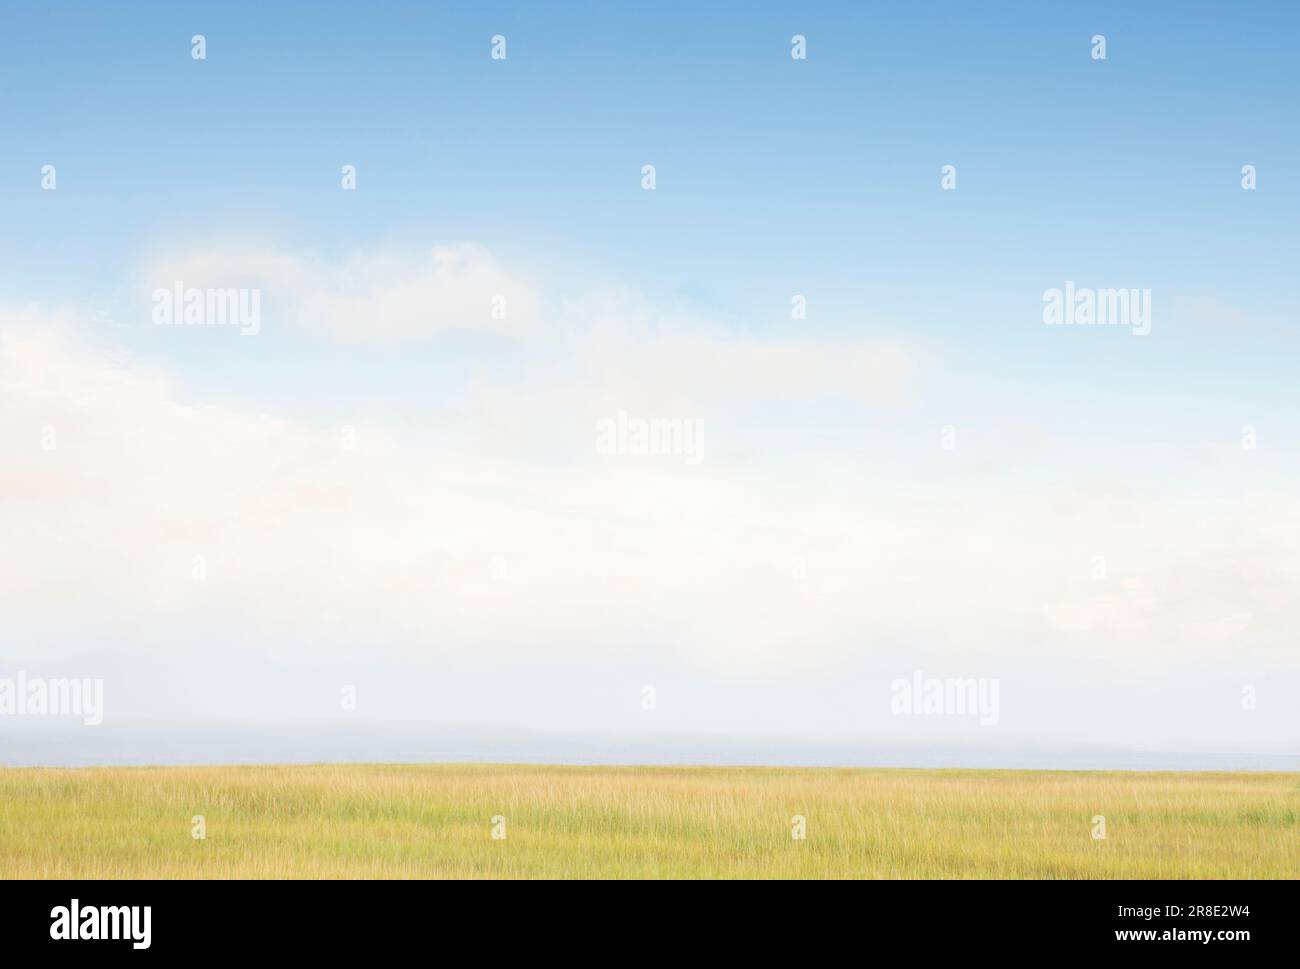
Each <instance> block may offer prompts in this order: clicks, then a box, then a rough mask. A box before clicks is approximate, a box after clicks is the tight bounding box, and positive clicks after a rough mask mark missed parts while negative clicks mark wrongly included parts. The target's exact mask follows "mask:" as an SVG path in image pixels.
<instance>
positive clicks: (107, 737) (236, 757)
mask: <svg viewBox="0 0 1300 969" xmlns="http://www.w3.org/2000/svg"><path fill="white" fill-rule="evenodd" d="M350 762H384V763H398V762H400V763H465V762H492V763H537V764H629V765H631V764H636V765H643V764H699V765H706V764H707V765H745V766H751V765H754V766H756V765H771V766H808V767H830V766H839V767H927V768H934V767H970V768H1007V769H1033V770H1178V771H1228V770H1252V771H1300V754H1294V753H1278V752H1273V753H1265V752H1244V751H1181V750H1143V749H1136V748H1132V749H1129V748H1123V747H1051V746H1043V747H1027V746H1023V747H1014V746H1003V747H992V746H990V747H976V746H913V747H904V746H899V745H898V744H895V743H890V744H883V743H878V742H875V743H873V742H872V740H870V739H869V738H864V739H861V740H857V741H845V740H835V741H823V740H814V739H797V738H757V739H754V738H741V737H719V736H694V735H687V734H628V735H613V734H578V733H573V734H566V733H546V732H534V731H527V730H513V729H496V730H494V729H484V728H453V727H431V726H428V725H425V724H420V725H400V724H387V725H376V724H356V725H348V726H340V725H339V724H338V723H337V721H336V722H333V723H330V724H322V725H314V724H293V725H278V726H272V727H266V726H259V727H253V726H246V725H230V726H207V727H194V726H170V725H165V726H152V725H138V726H124V725H112V726H110V725H107V724H105V725H102V726H99V727H93V728H87V727H77V726H74V725H67V724H60V725H51V724H50V723H49V722H48V721H47V722H44V723H33V722H23V721H16V720H9V721H7V722H4V723H0V765H5V766H9V767H30V766H50V767H87V766H108V765H114V764H121V765H149V764H157V765H167V764H292V763H350Z"/></svg>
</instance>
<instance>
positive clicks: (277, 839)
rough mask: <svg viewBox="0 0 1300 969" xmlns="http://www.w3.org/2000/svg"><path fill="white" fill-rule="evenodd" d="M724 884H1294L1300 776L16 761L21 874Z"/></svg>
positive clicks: (0, 788)
mask: <svg viewBox="0 0 1300 969" xmlns="http://www.w3.org/2000/svg"><path fill="white" fill-rule="evenodd" d="M1099 817H1104V819H1105V821H1104V835H1105V836H1104V837H1097V835H1098V834H1099V833H1102V828H1101V826H1100V823H1099V821H1098V818H1099ZM799 818H802V819H803V822H802V833H803V834H804V835H805V836H804V837H803V838H796V837H794V836H793V835H795V834H798V833H801V832H800V827H801V825H800V821H799ZM196 834H202V835H204V837H201V838H199V837H195V835H196ZM714 877H727V878H733V877H734V878H1297V877H1300V774H1280V773H1271V774H1270V773H1130V772H1048V771H987V770H896V769H891V770H860V769H826V768H815V769H814V768H809V769H802V768H800V769H794V768H789V769H787V768H694V767H689V768H686V767H683V768H678V767H663V768H655V767H628V768H620V767H544V766H529V765H518V766H506V765H383V764H369V765H328V766H324V765H316V766H287V767H273V766H256V767H158V768H136V767H131V768H88V769H78V770H62V769H60V770H55V769H44V768H39V769H29V768H9V769H0V878H5V879H13V878H714Z"/></svg>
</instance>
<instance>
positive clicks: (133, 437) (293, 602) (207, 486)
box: [0, 314, 1300, 731]
mask: <svg viewBox="0 0 1300 969" xmlns="http://www.w3.org/2000/svg"><path fill="white" fill-rule="evenodd" d="M573 322H574V321H573V318H570V324H571V327H570V330H569V338H570V339H575V332H576V331H575V330H574V329H573V327H572V324H573ZM588 322H589V325H590V327H591V329H590V330H589V331H588V333H589V335H591V336H592V340H591V341H590V342H589V345H588V350H587V352H586V353H585V354H581V355H577V356H574V355H570V354H565V353H563V352H557V354H556V359H558V360H560V361H566V362H565V363H563V364H562V365H560V364H557V365H556V367H558V369H554V368H552V366H551V364H554V363H555V361H551V362H550V363H548V364H547V365H546V366H544V367H543V368H542V369H541V371H540V372H539V373H538V374H534V375H532V376H531V377H527V376H526V377H523V378H517V379H512V381H511V382H510V383H508V384H502V383H500V382H491V381H489V382H488V383H487V384H486V385H482V386H480V388H479V391H478V392H479V394H480V397H481V399H480V403H482V402H486V406H482V407H476V408H470V409H468V410H467V411H466V412H465V413H464V414H462V415H461V416H460V417H457V418H456V419H454V420H453V421H452V422H451V424H450V425H449V427H447V428H445V430H446V431H447V433H443V434H439V435H435V436H433V437H430V436H429V435H428V434H417V433H416V432H415V431H413V430H412V429H411V428H409V427H404V426H398V425H389V424H385V423H383V422H369V423H366V422H363V423H360V424H359V425H358V426H357V427H356V435H357V436H356V447H355V448H354V449H347V448H345V447H343V446H342V439H341V436H340V429H339V428H338V427H337V426H333V425H324V424H314V423H310V422H306V421H303V420H293V419H288V418H285V417H277V416H268V415H265V414H260V413H256V412H252V411H248V410H241V409H238V408H235V407H230V406H226V407H215V406H200V405H194V404H188V403H184V402H182V401H181V400H180V399H179V398H178V395H177V394H176V393H175V391H174V389H173V387H172V385H171V383H170V381H169V380H168V379H167V378H166V377H165V376H164V375H162V374H161V373H159V372H157V371H156V370H154V369H152V368H149V367H145V366H142V365H140V364H138V363H136V362H133V361H132V360H131V359H130V358H126V357H121V356H118V355H115V354H110V353H106V352H104V351H101V350H95V349H92V348H91V347H89V346H88V345H86V344H85V343H83V342H82V341H81V340H80V339H79V338H78V336H77V335H76V330H75V328H74V327H72V326H71V325H69V324H68V323H67V322H66V321H59V320H52V319H50V318H48V317H43V318H39V319H33V318H32V317H31V315H30V314H23V317H22V318H21V319H15V318H13V316H12V315H10V317H9V318H8V319H7V321H4V322H0V436H3V439H4V440H6V441H7V442H9V447H8V454H7V457H6V461H5V464H4V468H3V473H0V532H2V533H3V534H4V536H5V555H4V556H3V558H2V559H0V589H3V596H4V599H5V602H4V614H5V625H6V636H7V637H8V638H9V640H10V643H11V644H12V645H11V652H10V655H11V657H12V658H13V659H14V660H15V661H21V660H22V659H23V658H24V657H26V659H28V660H32V661H38V660H43V661H45V662H47V663H48V662H49V661H50V659H51V658H52V657H55V658H57V657H61V656H64V657H66V656H70V655H75V654H78V651H85V650H86V649H87V644H91V645H90V651H91V652H92V654H93V653H94V652H95V650H99V649H103V650H105V651H107V650H109V649H110V648H111V650H113V651H115V652H114V655H117V656H119V657H120V658H121V662H122V663H123V664H125V665H124V667H123V668H124V669H134V668H136V665H138V664H145V665H146V666H148V667H149V668H153V664H157V663H163V664H165V665H166V666H168V667H169V668H172V669H174V670H180V671H184V675H186V676H188V677H202V675H203V672H202V671H203V670H204V669H205V667H206V666H208V665H210V664H213V663H221V662H223V657H225V656H228V655H231V654H233V652H234V651H235V650H236V649H239V650H245V651H249V650H251V651H252V652H253V653H254V654H256V655H260V656H265V657H267V661H268V662H272V663H296V662H302V661H309V662H316V661H320V662H342V663H354V664H356V663H362V664H364V663H366V662H368V661H369V659H370V658H372V657H374V656H375V655H377V654H378V655H382V656H383V657H386V658H388V659H392V658H394V657H401V658H402V660H403V662H409V663H412V664H415V665H416V666H419V667H421V668H425V669H428V670H438V669H440V668H445V667H446V665H447V664H452V663H458V662H462V661H466V660H470V661H472V662H473V663H475V664H479V665H482V664H487V665H488V666H491V665H493V664H499V665H500V666H501V667H502V668H510V667H511V664H516V663H522V662H527V663H538V662H548V663H549V662H553V663H555V664H557V669H566V670H567V669H571V668H572V667H573V664H578V665H579V666H582V667H584V668H586V669H589V670H598V669H604V668H611V669H612V668H615V667H625V666H631V667H633V668H635V667H637V666H638V665H643V666H657V667H659V668H665V667H675V668H679V669H687V670H689V669H699V670H703V671H711V672H712V673H720V674H727V675H731V674H743V675H746V676H762V677H776V678H780V677H784V676H787V675H797V676H820V677H825V678H826V679H827V682H831V681H834V680H836V679H837V678H839V677H841V676H843V675H846V673H847V672H848V671H852V670H855V669H859V668H860V667H861V666H862V664H864V663H866V664H873V663H875V664H880V665H883V666H884V668H886V669H889V670H892V672H893V674H894V675H908V674H910V671H911V669H913V668H915V666H916V665H918V664H921V663H924V664H925V669H926V670H927V672H931V673H935V674H943V673H944V671H945V669H946V670H951V671H953V672H955V673H958V674H972V675H1001V674H1005V673H1007V672H1008V671H1014V670H1021V671H1051V670H1059V669H1062V668H1064V667H1063V665H1062V664H1068V663H1075V662H1082V663H1084V664H1085V665H1086V664H1095V666H1096V669H1097V675H1098V682H1104V681H1108V680H1109V679H1110V678H1113V677H1114V675H1115V671H1116V670H1118V669H1122V670H1124V671H1126V675H1132V676H1136V677H1142V676H1151V675H1157V676H1158V675H1160V672H1161V671H1162V670H1164V669H1167V668H1169V667H1171V666H1172V665H1178V666H1186V665H1187V664H1193V665H1195V664H1197V663H1200V662H1202V661H1213V662H1241V663H1243V664H1244V666H1245V667H1246V668H1249V666H1250V664H1251V663H1252V662H1254V661H1255V660H1256V659H1259V658H1261V657H1262V658H1264V659H1266V660H1267V661H1268V662H1272V663H1289V664H1291V665H1292V666H1294V664H1295V662H1296V661H1297V659H1300V649H1298V647H1297V645H1296V644H1295V640H1294V636H1293V630H1294V629H1295V628H1296V626H1297V623H1300V602H1298V601H1297V600H1296V598H1295V597H1294V596H1293V595H1290V594H1289V590H1291V589H1293V588H1294V584H1295V580H1296V578H1297V575H1300V502H1298V501H1297V499H1296V498H1295V495H1294V491H1288V490H1287V489H1286V487H1285V485H1286V484H1287V482H1286V480H1285V477H1282V478H1265V479H1261V480H1260V481H1258V482H1257V484H1256V485H1255V486H1254V487H1253V488H1252V489H1251V490H1250V492H1249V496H1248V500H1244V501H1241V502H1239V503H1236V504H1232V503H1228V502H1219V503H1217V504H1215V505H1214V506H1213V507H1210V508H1207V507H1206V505H1205V504H1204V502H1201V501H1197V500H1195V499H1193V498H1192V497H1186V496H1183V495H1181V494H1179V493H1178V492H1177V491H1169V492H1156V491H1151V490H1145V489H1142V488H1136V487H1134V488H1129V487H1124V486H1116V485H1099V486H1093V487H1089V488H1081V487H1079V486H1076V485H1074V484H1070V485H1063V484H1060V483H1057V481H1059V480H1060V478H1059V477H1058V478H1055V479H1050V478H1049V479H1043V478H1041V477H1035V476H1034V475H1033V474H1032V473H1030V472H1025V473H1024V475H1023V476H1021V474H1020V473H1019V472H1008V473H1007V474H1005V475H1002V476H998V475H992V476H991V475H989V474H988V473H987V472H986V471H985V470H984V468H985V466H986V464H987V463H988V462H989V461H992V462H993V463H995V464H996V463H997V458H998V456H997V454H996V453H986V454H984V455H982V456H981V458H980V460H979V461H978V462H977V463H975V464H971V465H963V464H962V463H961V455H960V454H958V455H956V456H952V455H949V456H946V457H944V456H941V455H940V452H939V449H938V446H937V437H936V440H935V441H934V442H932V447H931V450H932V452H933V453H932V454H930V455H929V456H928V457H927V459H926V460H925V461H913V460H912V459H911V458H910V457H909V456H908V455H907V454H901V455H900V454H894V455H892V456H891V455H890V454H889V453H888V452H887V451H886V450H884V449H882V448H880V447H879V446H878V445H879V444H880V443H881V441H882V438H880V437H879V435H878V433H877V432H878V429H876V428H873V427H872V423H873V420H872V419H870V418H867V419H863V418H862V417H861V416H858V417H853V416H845V417H844V420H846V421H847V422H849V423H850V424H855V426H856V428H857V430H856V432H855V433H858V434H860V435H861V437H860V440H861V442H862V446H860V447H854V448H850V449H846V450H843V451H837V450H835V449H833V448H832V449H830V450H827V449H825V448H818V447H816V446H808V447H801V446H798V445H796V446H794V447H789V448H787V447H786V446H785V443H786V442H785V441H784V440H783V439H782V440H777V441H775V442H773V441H770V440H768V439H767V438H765V434H766V433H767V432H766V430H765V428H764V425H763V422H762V421H761V420H758V421H754V420H750V419H749V418H748V417H747V412H746V407H747V406H748V404H749V403H751V402H752V401H753V400H755V399H757V398H763V397H764V396H766V395H773V394H774V395H777V396H778V397H780V396H783V395H784V396H792V397H795V398H798V399H803V398H805V397H808V396H810V395H811V396H816V395H817V394H819V393H822V392H826V393H829V394H831V396H835V395H848V396H853V395H860V396H863V397H864V398H866V401H867V402H868V403H870V402H872V401H877V400H884V401H889V402H896V400H897V398H898V396H899V394H901V393H904V392H905V387H906V382H907V378H908V376H909V375H910V374H911V372H912V369H913V366H914V365H913V363H912V359H911V358H910V357H909V356H908V355H907V354H906V353H905V352H903V351H902V350H901V348H887V349H885V350H879V349H876V348H873V347H872V345H871V344H869V343H865V342H863V343H857V344H853V343H848V344H845V343H843V342H841V343H836V344H831V345H825V344H819V343H818V342H817V341H814V340H811V339H807V338H804V339H803V340H795V339H793V338H788V339H784V340H779V341H768V342H762V341H760V340H758V339H756V338H748V337H746V338H739V337H734V338H728V337H727V336H726V334H724V333H721V332H713V333H711V334H710V335H707V336H691V335H689V332H688V331H687V330H686V329H685V328H684V327H677V328H669V329H665V328H663V327H658V328H648V327H646V326H644V325H641V324H636V325H632V326H620V325H617V324H616V323H614V322H612V321H610V320H603V321H601V320H597V321H596V322H594V323H591V322H590V321H588ZM620 361H621V362H623V363H625V364H626V366H624V367H622V368H621V369H620ZM615 406H624V407H627V406H632V407H636V406H644V407H645V408H647V409H648V413H649V414H650V415H656V414H660V413H667V414H671V413H673V410H672V407H673V406H680V409H681V410H682V411H683V412H685V413H698V414H703V415H705V419H706V422H708V423H706V427H707V428H708V430H707V431H706V437H707V436H709V435H711V440H712V442H713V444H714V446H713V447H712V448H710V449H709V450H708V453H707V459H706V460H705V461H704V462H703V463H701V464H700V465H697V466H693V465H689V464H687V463H685V462H680V461H673V460H638V459H635V458H629V459H622V460H608V459H605V458H604V457H602V456H601V455H599V454H597V453H596V450H595V446H594V445H595V435H594V422H595V420H596V419H597V418H598V417H600V416H602V415H603V414H605V413H607V412H608V410H607V409H608V408H610V407H615ZM874 413H876V414H880V413H886V412H885V411H875V412H874ZM855 422H856V423H855ZM45 427H51V428H53V429H54V431H55V434H56V440H57V446H56V447H55V448H54V449H53V450H44V449H42V447H41V443H42V438H41V433H42V428H45ZM548 428H549V429H550V433H549V436H548V432H547V429H548ZM811 430H813V431H814V432H815V431H817V430H818V428H815V427H814V428H812V429H811ZM539 440H541V441H542V444H541V445H539V444H538V441H539ZM872 443H874V444H876V445H877V447H875V448H873V447H871V446H869V445H870V444H872ZM765 444H766V445H768V446H767V447H766V448H765V447H764V445H765ZM950 459H951V460H950ZM936 461H938V462H948V463H946V464H945V463H935V462H936ZM1107 470H1108V469H1106V468H1104V467H1103V468H1097V467H1093V468H1091V469H1090V471H1091V476H1092V478H1093V479H1094V480H1097V479H1100V478H1103V477H1104V475H1105V473H1106V471H1107ZM1109 470H1113V471H1115V472H1116V475H1117V480H1118V478H1119V477H1120V476H1121V475H1122V469H1121V468H1113V469H1109ZM1208 473H1209V472H1207V474H1208ZM1216 509H1217V513H1218V517H1217V518H1215V517H1213V515H1214V514H1215V512H1216ZM1096 554H1104V555H1105V556H1106V559H1107V574H1106V578H1105V579H1104V580H1101V581H1098V580H1095V579H1093V578H1092V577H1091V575H1090V570H1091V568H1092V560H1093V556H1094V555H1096ZM196 556H197V557H201V559H202V561H203V567H204V570H205V571H206V578H205V579H204V580H203V581H196V580H195V578H194V575H193V573H194V568H195V558H196ZM497 557H500V559H501V560H502V561H503V562H504V565H505V574H504V577H494V575H493V562H494V560H496V559H497ZM796 560H797V561H798V562H799V563H801V566H798V567H796V564H795V563H796ZM110 644H111V647H110ZM891 664H892V665H891ZM908 664H911V665H908ZM73 672H75V671H73ZM566 675H567V674H566ZM539 688H545V684H544V683H540V684H539ZM1235 688H1236V687H1235V686H1234V687H1233V689H1235ZM484 697H485V699H484V703H485V705H486V706H487V707H489V708H490V707H491V700H490V697H491V690H490V688H487V687H485V693H484ZM864 702H866V701H865V700H864ZM498 712H499V713H500V715H502V716H507V715H508V712H506V711H498ZM807 713H808V711H805V712H804V714H798V715H799V716H803V715H805V714H807ZM718 715H719V716H720V717H723V716H724V714H723V713H721V712H719V714H718ZM795 715H796V714H794V713H791V716H795ZM774 717H775V720H774V722H783V721H781V717H780V716H775V715H774ZM758 726H766V727H771V726H772V723H767V724H759V725H758ZM1185 726H1187V727H1188V729H1189V730H1192V731H1194V730H1195V729H1196V722H1195V718H1191V719H1189V720H1188V722H1187V723H1186V724H1185Z"/></svg>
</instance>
